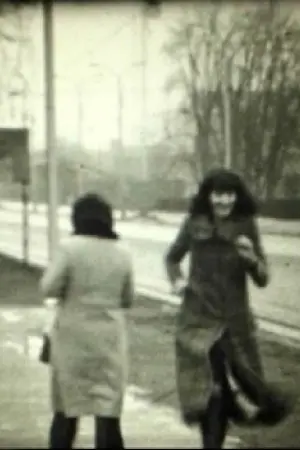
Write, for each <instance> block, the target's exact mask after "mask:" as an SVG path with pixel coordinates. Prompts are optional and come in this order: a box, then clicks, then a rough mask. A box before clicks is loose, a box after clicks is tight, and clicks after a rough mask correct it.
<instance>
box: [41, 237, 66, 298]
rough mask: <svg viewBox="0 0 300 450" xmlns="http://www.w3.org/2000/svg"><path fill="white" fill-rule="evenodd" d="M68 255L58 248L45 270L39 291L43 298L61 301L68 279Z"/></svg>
mask: <svg viewBox="0 0 300 450" xmlns="http://www.w3.org/2000/svg"><path fill="white" fill-rule="evenodd" d="M68 269H69V264H68V255H67V250H66V248H65V247H63V246H62V247H60V248H59V250H58V251H57V254H56V255H55V257H54V259H53V261H51V262H50V264H49V266H48V267H47V269H46V270H45V272H44V274H43V276H42V279H41V281H40V290H41V292H42V295H43V296H44V298H45V297H46V298H47V297H53V298H57V299H63V297H64V293H65V289H66V286H67V279H68Z"/></svg>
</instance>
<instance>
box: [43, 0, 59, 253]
mask: <svg viewBox="0 0 300 450" xmlns="http://www.w3.org/2000/svg"><path fill="white" fill-rule="evenodd" d="M43 20H44V62H45V69H44V72H45V90H46V98H45V120H46V155H47V181H48V182H47V187H48V258H49V259H50V260H52V258H53V256H54V253H55V251H56V248H57V244H58V225H57V155H56V151H57V149H56V129H55V128H56V127H55V95H54V61H53V58H54V55H53V53H54V52H53V0H43Z"/></svg>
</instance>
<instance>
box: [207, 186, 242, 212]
mask: <svg viewBox="0 0 300 450" xmlns="http://www.w3.org/2000/svg"><path fill="white" fill-rule="evenodd" d="M236 199H237V195H236V192H234V191H228V192H226V191H224V192H218V191H214V190H213V191H212V192H211V193H210V196H209V201H210V204H211V206H212V211H213V214H214V216H215V217H217V218H219V219H225V218H226V217H228V216H230V214H231V213H232V210H233V208H234V206H235V203H236Z"/></svg>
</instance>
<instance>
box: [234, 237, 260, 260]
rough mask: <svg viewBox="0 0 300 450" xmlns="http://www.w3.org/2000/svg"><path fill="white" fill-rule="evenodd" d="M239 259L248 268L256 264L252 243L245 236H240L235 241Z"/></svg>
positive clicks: (256, 258)
mask: <svg viewBox="0 0 300 450" xmlns="http://www.w3.org/2000/svg"><path fill="white" fill-rule="evenodd" d="M235 244H236V248H237V251H238V254H239V255H240V257H241V258H242V259H243V260H244V261H245V262H246V263H247V264H249V265H250V266H255V265H256V264H257V263H258V257H257V255H256V253H255V251H254V246H253V242H252V241H251V239H249V238H248V237H247V236H245V235H240V236H238V238H237V239H236V241H235Z"/></svg>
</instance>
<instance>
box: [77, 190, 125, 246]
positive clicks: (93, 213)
mask: <svg viewBox="0 0 300 450" xmlns="http://www.w3.org/2000/svg"><path fill="white" fill-rule="evenodd" d="M71 220H72V225H73V229H74V233H75V234H76V235H82V236H96V237H99V238H106V239H118V235H117V233H116V232H115V231H114V229H113V213H112V208H111V206H110V204H109V203H108V202H107V201H106V200H105V199H104V198H102V197H101V196H100V195H98V194H95V193H87V194H85V195H83V196H82V197H79V198H78V199H77V200H76V201H75V203H74V205H73V208H72V217H71Z"/></svg>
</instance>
